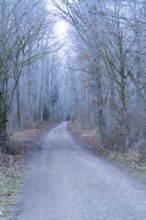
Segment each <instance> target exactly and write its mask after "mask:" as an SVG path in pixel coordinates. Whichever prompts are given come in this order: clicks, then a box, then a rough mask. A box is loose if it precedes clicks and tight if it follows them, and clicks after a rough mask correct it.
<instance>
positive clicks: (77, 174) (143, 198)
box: [14, 123, 146, 220]
mask: <svg viewBox="0 0 146 220" xmlns="http://www.w3.org/2000/svg"><path fill="white" fill-rule="evenodd" d="M14 219H15V220H146V187H145V186H144V185H142V184H140V183H139V182H137V181H135V180H133V178H131V177H130V176H128V175H127V174H126V173H124V172H123V171H121V170H120V169H119V168H117V167H115V166H114V165H112V164H111V163H109V162H106V160H104V159H102V158H100V157H97V156H95V155H94V154H92V153H90V152H88V151H86V150H85V149H83V147H82V146H80V144H78V143H77V142H76V141H74V139H73V137H72V136H71V135H70V134H69V132H68V130H67V124H66V123H63V124H61V125H59V126H58V127H56V128H54V129H52V130H51V131H50V132H49V133H48V134H47V135H46V136H44V137H43V138H42V140H41V151H40V152H38V153H36V154H34V156H33V158H32V160H31V161H30V164H29V168H28V175H27V178H26V181H25V184H24V193H23V202H22V205H21V212H20V213H19V214H18V216H17V217H16V216H15V218H14Z"/></svg>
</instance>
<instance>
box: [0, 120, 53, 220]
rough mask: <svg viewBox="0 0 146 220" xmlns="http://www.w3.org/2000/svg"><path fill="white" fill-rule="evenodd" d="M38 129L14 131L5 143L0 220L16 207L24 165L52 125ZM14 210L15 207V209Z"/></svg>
mask: <svg viewBox="0 0 146 220" xmlns="http://www.w3.org/2000/svg"><path fill="white" fill-rule="evenodd" d="M37 127H38V128H31V129H27V130H23V131H16V132H15V133H14V134H13V135H12V136H10V139H9V141H8V142H7V143H6V150H7V153H6V154H3V155H0V219H1V220H5V219H7V218H8V216H9V215H10V213H11V210H12V209H14V207H15V205H16V200H17V199H16V197H17V196H16V195H17V194H18V192H19V191H20V189H21V187H22V185H23V177H24V176H25V173H26V164H27V161H28V160H29V159H30V157H31V155H32V153H34V152H36V151H38V149H39V147H40V145H39V142H38V140H39V139H40V136H41V135H42V134H44V133H45V132H46V131H47V132H48V130H49V129H50V128H52V127H54V125H48V124H47V123H46V124H41V125H39V126H37ZM15 208H16V207H15Z"/></svg>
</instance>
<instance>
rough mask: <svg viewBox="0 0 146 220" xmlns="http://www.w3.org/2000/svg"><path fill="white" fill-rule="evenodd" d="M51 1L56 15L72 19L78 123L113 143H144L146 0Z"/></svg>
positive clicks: (73, 86)
mask: <svg viewBox="0 0 146 220" xmlns="http://www.w3.org/2000/svg"><path fill="white" fill-rule="evenodd" d="M53 3H54V4H55V5H56V7H57V9H58V11H57V15H58V16H60V17H61V18H63V19H64V20H65V21H66V22H68V23H69V24H71V26H70V29H71V30H70V39H71V42H72V44H71V45H70V47H69V54H70V56H69V59H68V64H69V65H68V67H69V72H68V75H67V80H68V82H70V89H69V90H68V92H69V93H70V97H71V98H70V102H68V108H69V109H73V111H72V113H71V115H72V117H73V118H74V120H75V121H76V122H77V123H78V124H79V125H80V126H81V125H82V126H84V127H96V128H97V130H96V131H97V134H96V136H98V137H100V139H101V141H102V142H104V143H108V144H109V143H112V145H113V146H115V148H116V147H118V146H121V147H120V149H121V150H126V149H127V148H128V147H129V146H130V147H135V146H139V145H141V146H143V142H144V141H145V132H146V130H145V119H146V118H145V116H146V115H145V107H146V106H145V98H146V88H145V76H146V75H145V74H146V72H145V68H146V65H145V62H146V58H145V56H146V49H145V48H146V45H145V44H146V2H145V1H141V0H131V1H129V0H102V1H100V0H99V1H94V0H92V1H89V0H78V1H76V0H73V1H69V0H60V1H57V0H53ZM71 48H72V51H73V52H72V54H71V53H70V51H71ZM69 73H70V74H69ZM71 106H72V107H71Z"/></svg>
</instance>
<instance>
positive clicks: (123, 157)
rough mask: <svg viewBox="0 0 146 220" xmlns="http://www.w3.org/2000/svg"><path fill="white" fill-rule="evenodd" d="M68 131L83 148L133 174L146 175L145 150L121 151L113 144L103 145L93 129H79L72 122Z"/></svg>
mask: <svg viewBox="0 0 146 220" xmlns="http://www.w3.org/2000/svg"><path fill="white" fill-rule="evenodd" d="M69 130H70V132H71V133H72V134H73V135H74V136H75V137H76V138H77V139H78V140H80V141H81V142H82V144H83V145H84V146H85V148H87V149H89V150H91V151H93V152H94V153H96V154H97V155H98V156H104V157H107V158H108V159H110V160H112V161H115V162H116V163H117V164H119V165H120V166H122V167H123V168H124V169H126V170H128V171H129V172H132V173H133V174H136V175H140V176H143V177H146V151H145V148H143V149H141V151H140V150H139V149H137V150H136V149H135V150H134V149H128V150H127V151H125V152H121V151H120V149H116V148H115V147H114V145H103V144H101V143H100V142H99V140H97V138H96V136H95V131H94V129H92V130H91V129H80V128H77V127H76V126H75V125H74V124H73V123H70V124H69Z"/></svg>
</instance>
